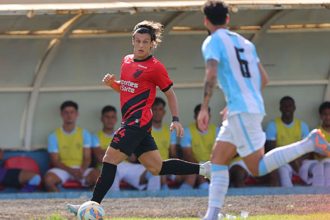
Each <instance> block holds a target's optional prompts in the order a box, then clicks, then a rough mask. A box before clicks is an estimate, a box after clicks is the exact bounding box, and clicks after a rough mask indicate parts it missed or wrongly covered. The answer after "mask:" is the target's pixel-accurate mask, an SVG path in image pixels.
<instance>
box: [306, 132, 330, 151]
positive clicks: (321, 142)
mask: <svg viewBox="0 0 330 220" xmlns="http://www.w3.org/2000/svg"><path fill="white" fill-rule="evenodd" d="M307 138H308V139H309V140H311V141H312V142H313V143H314V151H315V152H316V153H319V154H322V155H325V156H328V157H329V156H330V145H329V143H328V142H327V140H326V138H325V136H324V134H323V133H322V131H321V130H320V129H314V130H313V131H311V133H309V135H308V137H307Z"/></svg>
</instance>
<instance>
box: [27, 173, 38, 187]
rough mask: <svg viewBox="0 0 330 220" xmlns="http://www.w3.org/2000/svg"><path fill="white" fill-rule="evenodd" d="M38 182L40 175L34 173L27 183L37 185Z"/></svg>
mask: <svg viewBox="0 0 330 220" xmlns="http://www.w3.org/2000/svg"><path fill="white" fill-rule="evenodd" d="M40 182H41V177H40V175H35V176H34V177H32V178H31V179H30V180H29V182H28V183H27V184H29V185H30V186H39V184H40Z"/></svg>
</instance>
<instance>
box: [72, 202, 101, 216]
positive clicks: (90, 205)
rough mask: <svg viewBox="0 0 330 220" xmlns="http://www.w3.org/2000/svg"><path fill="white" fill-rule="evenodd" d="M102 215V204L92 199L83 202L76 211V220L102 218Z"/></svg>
mask: <svg viewBox="0 0 330 220" xmlns="http://www.w3.org/2000/svg"><path fill="white" fill-rule="evenodd" d="M104 215H105V212H104V209H103V208H102V206H101V205H100V204H99V203H97V202H94V201H88V202H85V203H83V204H82V205H81V206H80V207H79V209H78V213H77V217H78V220H102V219H103V217H104Z"/></svg>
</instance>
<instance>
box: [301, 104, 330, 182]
mask: <svg viewBox="0 0 330 220" xmlns="http://www.w3.org/2000/svg"><path fill="white" fill-rule="evenodd" d="M319 115H320V120H321V125H320V126H319V127H318V128H319V129H320V130H321V131H322V133H323V134H324V136H325V138H326V140H327V141H328V142H330V102H328V101H326V102H323V103H322V104H321V105H320V107H319ZM299 174H300V177H301V178H302V179H303V180H304V181H305V182H306V183H307V184H309V185H312V186H326V187H328V186H330V157H329V156H328V157H327V156H323V155H320V154H317V153H313V159H312V160H308V159H307V160H304V161H303V165H302V168H301V169H300V172H299Z"/></svg>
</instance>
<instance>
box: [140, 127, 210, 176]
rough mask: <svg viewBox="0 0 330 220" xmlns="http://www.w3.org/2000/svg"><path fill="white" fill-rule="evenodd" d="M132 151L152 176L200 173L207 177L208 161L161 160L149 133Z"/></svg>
mask: <svg viewBox="0 0 330 220" xmlns="http://www.w3.org/2000/svg"><path fill="white" fill-rule="evenodd" d="M134 153H135V155H136V156H137V157H138V159H139V161H140V162H141V163H142V164H143V165H144V166H145V167H146V168H147V170H148V171H149V172H150V173H151V174H152V175H154V176H155V175H169V174H175V175H188V174H200V175H203V176H206V177H207V175H208V174H209V170H208V166H209V163H205V164H204V165H199V164H197V163H191V162H187V161H184V160H180V159H168V160H165V161H163V160H162V158H161V156H160V153H159V151H158V149H157V146H156V143H155V141H154V139H153V137H152V136H151V134H150V133H148V134H147V136H146V137H145V138H144V139H143V141H142V142H141V144H140V146H139V147H137V148H136V151H135V152H134Z"/></svg>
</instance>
